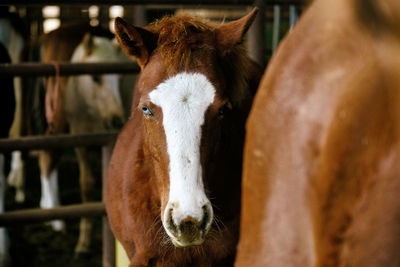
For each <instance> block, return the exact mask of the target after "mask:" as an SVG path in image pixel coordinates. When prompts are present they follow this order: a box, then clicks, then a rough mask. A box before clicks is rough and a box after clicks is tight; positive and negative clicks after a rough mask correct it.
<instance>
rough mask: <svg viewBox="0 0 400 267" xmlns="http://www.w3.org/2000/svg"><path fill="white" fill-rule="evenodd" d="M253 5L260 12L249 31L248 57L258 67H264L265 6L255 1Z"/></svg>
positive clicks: (259, 0)
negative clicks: (258, 65)
mask: <svg viewBox="0 0 400 267" xmlns="http://www.w3.org/2000/svg"><path fill="white" fill-rule="evenodd" d="M254 5H255V6H256V7H258V8H259V9H260V10H259V11H258V13H257V17H256V19H255V20H254V22H253V25H252V26H251V27H250V29H249V35H248V51H249V56H250V57H251V58H252V59H253V60H254V61H256V62H257V63H258V64H260V66H262V67H265V64H266V62H265V59H266V56H265V52H266V49H265V46H266V45H265V27H264V25H265V24H264V22H265V4H264V1H263V0H256V1H255V2H254Z"/></svg>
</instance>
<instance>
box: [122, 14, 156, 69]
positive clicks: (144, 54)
mask: <svg viewBox="0 0 400 267" xmlns="http://www.w3.org/2000/svg"><path fill="white" fill-rule="evenodd" d="M115 36H116V37H117V40H118V42H119V43H120V45H121V47H122V49H123V50H124V52H125V53H126V54H127V55H128V56H130V57H132V58H135V59H137V61H138V63H139V65H140V67H141V68H143V67H144V66H145V65H146V63H147V62H148V60H149V58H150V55H151V53H152V52H153V50H154V49H155V47H156V40H157V39H156V36H155V35H154V34H153V33H152V32H150V31H147V30H145V29H143V28H141V27H136V26H134V25H131V24H129V23H127V22H126V21H124V20H123V19H121V18H119V17H117V18H116V19H115Z"/></svg>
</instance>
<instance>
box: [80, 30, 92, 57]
mask: <svg viewBox="0 0 400 267" xmlns="http://www.w3.org/2000/svg"><path fill="white" fill-rule="evenodd" d="M82 44H83V48H84V49H85V55H86V56H90V55H91V54H92V52H93V47H94V42H93V35H91V34H90V33H86V34H85V36H83V39H82Z"/></svg>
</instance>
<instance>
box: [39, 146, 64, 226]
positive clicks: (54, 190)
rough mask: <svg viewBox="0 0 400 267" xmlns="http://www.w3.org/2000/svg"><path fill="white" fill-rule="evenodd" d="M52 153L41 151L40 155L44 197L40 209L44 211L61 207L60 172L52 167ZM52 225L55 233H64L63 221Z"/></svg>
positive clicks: (52, 222)
mask: <svg viewBox="0 0 400 267" xmlns="http://www.w3.org/2000/svg"><path fill="white" fill-rule="evenodd" d="M52 154H53V153H52V152H50V151H41V152H40V154H39V167H40V181H41V184H42V187H41V188H42V197H41V199H40V207H41V208H42V209H51V208H54V207H57V206H59V205H60V199H59V196H58V172H57V169H56V168H54V167H53V166H52V164H53V162H52ZM50 225H51V226H52V227H53V229H54V230H55V231H63V230H64V229H65V223H64V222H63V221H62V220H54V221H51V222H50Z"/></svg>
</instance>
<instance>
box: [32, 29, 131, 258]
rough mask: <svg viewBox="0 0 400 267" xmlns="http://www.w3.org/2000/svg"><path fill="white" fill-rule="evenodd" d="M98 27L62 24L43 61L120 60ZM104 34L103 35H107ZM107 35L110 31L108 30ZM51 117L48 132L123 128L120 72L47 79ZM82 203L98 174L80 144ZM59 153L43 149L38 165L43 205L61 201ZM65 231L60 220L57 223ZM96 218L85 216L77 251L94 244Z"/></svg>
mask: <svg viewBox="0 0 400 267" xmlns="http://www.w3.org/2000/svg"><path fill="white" fill-rule="evenodd" d="M100 33H101V34H103V33H102V32H100V31H99V30H96V29H94V28H90V27H88V26H83V25H69V26H63V27H62V28H60V29H57V30H55V31H53V32H51V33H49V34H48V35H47V36H46V37H45V38H44V45H43V49H42V51H43V52H42V61H43V62H47V63H48V62H115V61H118V60H120V57H119V55H120V54H119V51H118V49H117V47H115V46H114V45H113V43H112V41H111V40H110V39H109V38H106V37H101V36H98V35H99V34H100ZM103 35H104V34H103ZM106 35H107V34H106ZM46 118H47V121H48V123H49V129H48V133H50V134H60V133H66V132H70V133H73V134H80V133H91V132H104V131H106V130H108V129H112V128H119V127H121V126H122V123H123V121H124V114H123V109H122V103H121V99H120V95H119V79H118V75H115V74H112V75H93V76H92V75H80V76H73V77H50V78H48V79H47V83H46ZM76 153H77V158H78V163H79V172H80V184H81V190H82V201H83V202H86V201H91V200H92V201H93V190H94V183H95V177H94V174H93V168H92V167H91V162H92V160H91V158H93V157H91V156H90V152H89V150H88V149H87V148H83V147H80V148H76ZM56 163H57V152H56V151H42V152H41V153H40V156H39V164H40V171H41V182H42V198H41V201H40V206H41V207H42V208H52V207H55V206H57V205H59V197H58V182H57V168H56V167H57V165H56ZM52 225H53V227H54V228H55V229H59V230H61V229H63V228H64V224H63V222H61V221H54V222H53V223H52ZM91 225H92V223H91V221H90V220H89V219H88V218H82V220H81V231H80V237H79V241H78V244H77V247H76V252H77V253H83V252H87V251H88V250H89V246H90V232H91Z"/></svg>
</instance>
